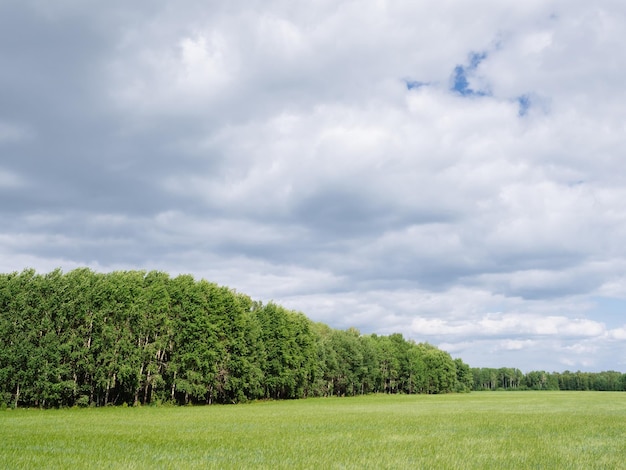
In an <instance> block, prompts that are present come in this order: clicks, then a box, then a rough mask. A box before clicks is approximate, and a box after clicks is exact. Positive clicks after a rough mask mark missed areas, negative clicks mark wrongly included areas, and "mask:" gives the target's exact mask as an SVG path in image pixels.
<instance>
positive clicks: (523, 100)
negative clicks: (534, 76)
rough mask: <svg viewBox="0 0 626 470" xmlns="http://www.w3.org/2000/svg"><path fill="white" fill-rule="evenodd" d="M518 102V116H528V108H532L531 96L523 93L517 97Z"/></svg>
mask: <svg viewBox="0 0 626 470" xmlns="http://www.w3.org/2000/svg"><path fill="white" fill-rule="evenodd" d="M517 104H518V105H519V111H517V115H518V116H520V117H521V116H526V114H527V113H528V110H529V109H530V97H529V96H528V95H522V96H520V97H518V98H517Z"/></svg>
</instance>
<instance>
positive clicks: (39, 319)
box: [0, 268, 473, 408]
mask: <svg viewBox="0 0 626 470" xmlns="http://www.w3.org/2000/svg"><path fill="white" fill-rule="evenodd" d="M0 340H1V348H0V406H12V407H17V406H35V407H44V408H47V407H62V406H106V405H122V404H128V405H136V404H153V403H165V402H169V403H173V404H199V403H209V404H210V403H237V402H244V401H247V400H255V399H268V398H271V399H288V398H304V397H309V396H331V395H335V396H345V395H357V394H367V393H446V392H451V391H469V390H470V389H471V388H472V383H473V376H472V373H471V370H470V368H469V366H468V365H467V364H465V363H463V361H462V360H461V359H452V357H451V356H450V355H449V354H448V353H447V352H445V351H442V350H440V349H438V348H436V347H434V346H432V345H429V344H427V343H419V344H418V343H415V342H413V341H410V340H406V339H404V338H403V337H402V335H400V334H392V335H389V336H379V335H375V334H371V335H362V334H360V333H359V331H358V330H356V329H348V330H345V331H343V330H337V329H333V328H330V327H329V326H327V325H325V324H322V323H316V322H313V321H311V320H310V319H308V318H307V317H305V316H304V315H303V314H302V313H299V312H295V311H292V310H288V309H286V308H283V307H281V306H279V305H277V304H275V303H268V304H266V305H263V304H262V303H261V302H257V301H253V300H252V299H251V298H250V297H248V296H247V295H244V294H241V293H239V292H236V291H234V290H232V289H228V288H226V287H221V286H218V285H216V284H213V283H210V282H207V281H205V280H196V279H194V278H193V277H192V276H191V275H180V276H177V277H170V276H169V275H168V274H167V273H163V272H158V271H150V272H145V271H118V272H111V273H96V272H93V271H91V270H89V269H87V268H82V269H76V270H73V271H70V272H67V273H63V272H62V271H61V270H55V271H52V272H50V273H46V274H38V273H36V272H35V270H31V269H27V270H24V271H22V272H20V273H17V272H15V273H10V274H0Z"/></svg>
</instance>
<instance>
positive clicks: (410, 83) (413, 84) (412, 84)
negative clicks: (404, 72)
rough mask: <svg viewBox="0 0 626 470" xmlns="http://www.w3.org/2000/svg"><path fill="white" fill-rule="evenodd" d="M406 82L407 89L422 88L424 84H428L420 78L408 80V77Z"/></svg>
mask: <svg viewBox="0 0 626 470" xmlns="http://www.w3.org/2000/svg"><path fill="white" fill-rule="evenodd" d="M404 83H405V84H406V89H407V90H413V89H417V88H421V87H423V86H426V85H428V83H426V82H420V81H418V80H408V79H405V80H404Z"/></svg>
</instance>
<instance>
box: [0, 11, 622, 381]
mask: <svg viewBox="0 0 626 470" xmlns="http://www.w3.org/2000/svg"><path fill="white" fill-rule="evenodd" d="M623 13H624V9H623V8H622V7H621V6H619V5H616V4H613V3H611V2H600V3H595V4H593V5H590V4H588V3H585V2H579V1H576V2H573V3H568V4H567V5H565V4H564V3H563V2H559V1H549V2H543V1H542V2H540V1H529V2H523V3H518V4H514V5H513V4H507V5H505V4H502V2H496V1H493V0H481V1H479V2H478V3H473V4H472V5H471V6H467V5H466V6H463V5H458V4H457V3H455V2H448V1H443V2H437V4H433V5H426V4H423V5H421V4H415V3H414V2H413V3H411V2H402V1H400V2H392V3H385V2H373V1H372V2H370V1H365V2H352V1H340V2H329V1H322V2H316V3H315V5H311V7H310V8H307V9H302V8H295V7H294V6H293V5H291V4H288V3H285V2H280V1H268V2H243V3H242V2H228V3H224V2H209V3H208V4H207V3H206V2H204V1H203V2H200V1H197V0H184V1H182V2H179V3H177V4H176V5H171V4H169V3H168V2H163V1H156V2H150V3H146V2H139V3H133V4H132V5H130V4H128V3H127V2H119V1H114V2H112V3H111V2H109V3H108V4H107V6H106V7H104V6H101V5H98V4H97V3H95V2H87V3H84V2H83V3H81V2H74V1H63V2H55V3H54V4H51V3H49V2H48V3H45V2H40V1H26V2H21V3H16V2H9V3H5V4H3V5H2V6H0V66H1V68H2V70H3V71H5V73H3V74H2V76H1V77H0V89H1V90H2V91H0V100H1V102H2V107H1V108H2V111H1V112H0V152H1V153H2V162H1V163H0V192H1V193H2V197H3V200H4V201H10V203H7V204H4V205H3V206H2V209H0V210H1V213H0V216H1V217H2V220H3V228H2V231H0V255H1V259H2V268H3V269H4V270H20V269H22V268H24V267H26V266H33V267H36V268H37V269H40V270H50V269H53V268H55V267H57V266H61V267H63V268H64V269H72V268H73V267H77V266H83V265H87V266H90V267H92V268H94V269H98V270H111V269H135V268H136V269H162V270H166V271H168V272H170V273H172V274H176V273H186V272H190V273H193V274H194V275H196V276H199V277H206V278H207V279H209V280H211V281H215V282H218V283H220V284H225V285H229V286H231V287H233V288H236V289H238V290H239V291H242V292H246V293H249V294H250V295H252V296H253V297H255V298H258V299H261V300H264V301H268V300H275V301H277V302H279V303H282V304H284V305H286V306H288V307H290V308H294V309H297V310H300V311H303V312H304V313H306V314H307V315H309V316H310V317H311V318H313V319H314V320H317V321H324V322H327V323H329V324H331V325H332V326H335V327H341V328H344V327H349V326H356V327H358V328H360V329H361V330H362V331H363V332H379V333H382V334H387V333H392V332H401V333H403V334H405V335H406V336H409V337H411V338H412V339H415V340H416V341H430V342H433V343H435V344H439V345H442V347H444V346H445V347H446V348H448V347H449V348H450V350H451V351H455V353H458V354H459V355H461V357H463V358H464V360H466V361H467V362H469V363H470V364H472V365H476V366H481V365H486V364H493V363H494V362H495V361H496V360H497V361H498V362H499V363H500V364H501V365H506V366H517V367H521V368H525V369H528V368H551V367H554V368H559V367H561V366H563V365H564V364H568V367H572V365H573V366H579V367H583V368H598V367H600V368H613V369H615V368H619V367H622V368H623V367H626V366H624V364H625V363H626V358H624V357H622V356H620V354H619V352H618V350H619V347H621V346H623V344H622V343H623V341H624V334H623V331H622V330H623V322H622V321H621V320H620V318H621V317H620V315H621V312H622V310H619V309H617V307H615V306H612V305H610V302H609V301H606V300H602V299H617V300H615V302H616V303H618V304H619V302H620V300H619V299H624V298H626V278H625V277H624V275H623V272H624V268H625V267H626V252H625V250H624V246H623V240H624V237H625V236H626V209H624V205H623V200H624V198H625V197H626V194H624V189H623V188H624V187H625V186H624V183H625V180H624V178H625V176H624V175H625V174H626V172H624V171H623V166H624V165H623V158H622V155H623V154H624V150H625V148H624V142H623V141H624V139H623V135H624V122H625V121H624V111H623V109H622V108H623V106H621V103H622V102H623V101H624V100H623V98H624V90H623V71H624V70H625V69H626V63H625V60H626V59H624V55H623V54H622V53H621V49H622V46H621V45H622V44H623V40H624V37H623V36H624V35H623V33H622V31H623V30H624V28H623V27H624V14H623ZM598 299H600V300H598ZM618 310H619V311H618ZM507 361H508V362H507ZM567 361H569V362H567ZM570 363H571V364H572V365H569V364H570ZM544 364H545V366H544Z"/></svg>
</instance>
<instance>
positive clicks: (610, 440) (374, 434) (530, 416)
mask: <svg viewBox="0 0 626 470" xmlns="http://www.w3.org/2000/svg"><path fill="white" fill-rule="evenodd" d="M624 436H626V393H623V392H622V393H620V392H474V393H471V394H448V395H391V396H390V395H372V396H363V397H354V398H315V399H306V400H293V401H268V402H255V403H250V404H243V405H219V406H215V405H214V406H204V407H138V408H121V407H118V408H113V407H108V408H88V409H62V410H38V409H17V410H10V409H9V410H5V411H0V442H2V445H1V446H0V468H12V469H16V468H99V469H100V468H137V469H141V468H146V469H148V468H150V469H154V468H172V469H174V468H176V469H179V468H233V469H234V468H238V469H240V468H442V469H445V468H545V469H555V468H572V469H574V468H585V469H590V468H626V443H625V442H626V441H625V440H624Z"/></svg>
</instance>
